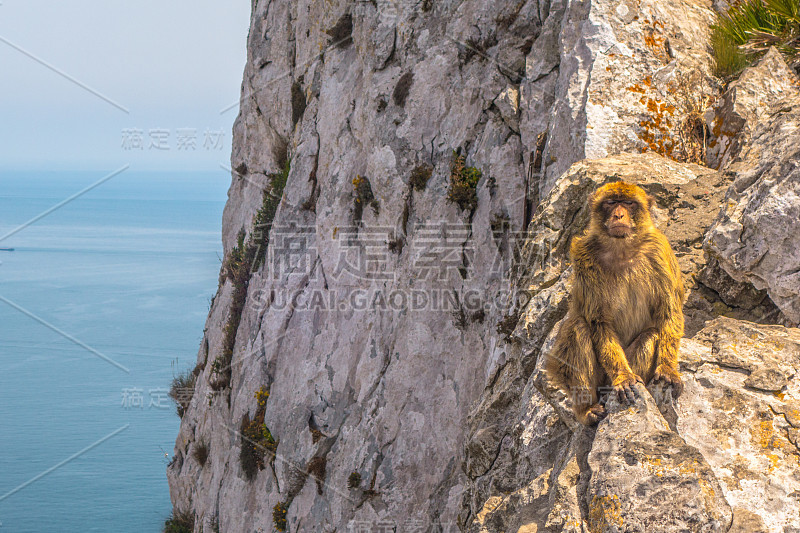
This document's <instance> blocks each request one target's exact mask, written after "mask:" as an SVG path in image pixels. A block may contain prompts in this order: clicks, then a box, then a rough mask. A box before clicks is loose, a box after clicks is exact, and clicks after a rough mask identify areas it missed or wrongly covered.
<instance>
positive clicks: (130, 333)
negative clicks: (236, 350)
mask: <svg viewBox="0 0 800 533" xmlns="http://www.w3.org/2000/svg"><path fill="white" fill-rule="evenodd" d="M114 170H115V169H108V171H91V172H77V171H76V172H33V171H25V172H11V171H0V248H14V250H13V251H0V533H5V532H14V533H16V532H37V533H38V532H87V531H102V532H107V531H114V532H128V531H131V532H140V531H142V532H143V531H153V532H157V531H161V529H162V528H163V526H164V520H165V519H166V518H167V517H168V515H169V514H170V511H171V510H172V506H171V504H170V498H169V489H168V486H167V480H166V473H165V472H166V466H167V463H168V461H169V460H170V458H171V457H172V452H173V447H174V444H175V438H176V436H177V433H178V426H179V423H180V419H179V418H178V415H177V414H176V411H175V406H174V404H173V403H172V402H171V400H170V399H169V398H168V397H167V391H168V389H169V385H170V382H171V380H172V378H173V377H174V376H175V375H176V374H178V373H180V372H183V371H184V370H186V369H188V368H192V367H193V366H194V364H195V361H196V355H197V350H198V347H199V345H200V342H201V339H202V334H203V327H204V323H205V318H206V315H207V313H208V308H209V304H210V300H211V297H212V296H213V294H214V293H215V291H216V288H217V276H218V273H219V267H220V257H221V254H222V245H221V240H220V226H221V220H222V209H223V207H224V204H225V199H226V191H227V188H228V185H229V183H230V174H228V173H227V172H224V171H222V170H220V171H217V172H215V171H211V172H144V171H136V170H135V169H130V168H128V169H124V170H122V171H121V172H119V173H118V174H114V175H113V176H111V174H112V171H114ZM109 176H111V177H109ZM92 186H94V187H92ZM87 189H89V190H87ZM54 207H55V209H53V208H54ZM48 211H49V212H48ZM42 215H44V216H42ZM9 234H10V235H9ZM3 237H5V238H3Z"/></svg>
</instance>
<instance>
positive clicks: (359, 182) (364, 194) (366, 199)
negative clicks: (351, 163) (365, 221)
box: [353, 175, 381, 224]
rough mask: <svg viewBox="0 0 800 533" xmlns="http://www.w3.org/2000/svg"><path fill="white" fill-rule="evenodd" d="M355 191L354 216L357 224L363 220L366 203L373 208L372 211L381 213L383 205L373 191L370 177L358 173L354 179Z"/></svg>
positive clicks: (376, 213)
mask: <svg viewBox="0 0 800 533" xmlns="http://www.w3.org/2000/svg"><path fill="white" fill-rule="evenodd" d="M353 192H354V195H355V198H354V200H353V218H354V220H355V223H356V224H359V223H360V222H361V218H362V217H363V214H364V206H365V205H368V206H370V207H371V208H372V212H373V213H375V216H377V215H378V213H380V210H381V205H380V204H379V203H378V200H376V199H375V195H374V194H373V193H372V185H371V184H370V182H369V179H368V178H366V177H362V176H358V175H357V176H356V177H355V179H354V180H353Z"/></svg>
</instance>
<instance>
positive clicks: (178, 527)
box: [164, 509, 194, 533]
mask: <svg viewBox="0 0 800 533" xmlns="http://www.w3.org/2000/svg"><path fill="white" fill-rule="evenodd" d="M193 531H194V515H193V514H192V513H191V512H188V511H177V510H175V509H173V510H172V515H170V517H169V518H167V519H166V520H165V521H164V533H192V532H193Z"/></svg>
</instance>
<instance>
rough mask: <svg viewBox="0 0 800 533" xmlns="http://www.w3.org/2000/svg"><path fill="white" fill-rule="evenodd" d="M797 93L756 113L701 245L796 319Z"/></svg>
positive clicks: (799, 234) (799, 221) (799, 286)
mask: <svg viewBox="0 0 800 533" xmlns="http://www.w3.org/2000/svg"><path fill="white" fill-rule="evenodd" d="M799 138H800V92H798V91H794V93H793V94H792V95H791V96H789V97H787V98H785V99H783V100H780V101H778V102H776V103H774V104H773V105H772V106H771V107H770V108H769V110H768V111H766V112H765V113H764V114H763V115H761V116H760V119H759V120H758V122H757V123H756V124H755V125H754V126H753V133H752V135H751V138H750V140H749V142H748V144H747V145H746V146H745V147H744V149H743V150H742V152H741V154H740V155H739V156H738V157H737V160H736V162H734V163H733V164H732V165H731V166H730V167H729V173H730V174H732V175H734V176H735V180H734V182H733V185H732V186H731V188H730V189H729V191H728V193H727V196H726V198H725V201H724V205H723V209H722V210H721V211H720V213H719V216H718V218H717V220H716V221H715V223H714V226H713V227H712V228H711V230H710V231H709V232H708V234H707V235H706V239H705V245H706V247H707V249H708V250H709V252H710V253H711V254H712V255H714V256H715V258H716V259H717V260H718V261H719V263H720V265H721V267H722V268H723V269H724V270H725V271H726V272H727V273H728V274H729V275H730V276H732V277H733V278H734V279H736V280H738V281H746V282H748V283H751V284H752V285H753V286H754V287H755V288H756V289H765V290H766V291H767V293H768V294H769V296H770V298H771V299H772V301H773V302H775V304H776V305H777V306H778V307H779V308H780V310H781V311H782V312H783V313H784V314H785V315H786V317H787V318H788V319H789V321H790V322H791V323H794V324H797V323H798V322H800V240H799V239H800V202H798V198H800V143H798V142H797V140H798V139H799Z"/></svg>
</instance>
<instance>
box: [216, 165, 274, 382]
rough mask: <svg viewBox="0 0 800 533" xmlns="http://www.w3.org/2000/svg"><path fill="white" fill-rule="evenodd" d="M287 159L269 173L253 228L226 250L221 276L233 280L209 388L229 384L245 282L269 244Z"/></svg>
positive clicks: (242, 307) (258, 263) (257, 267)
mask: <svg viewBox="0 0 800 533" xmlns="http://www.w3.org/2000/svg"><path fill="white" fill-rule="evenodd" d="M289 171H290V161H289V160H288V159H287V161H286V163H285V165H284V167H283V168H282V169H281V171H280V172H275V173H273V174H270V175H269V182H270V186H269V188H268V189H267V190H265V191H264V197H263V199H262V205H261V208H260V209H259V210H258V212H257V213H256V214H255V216H254V217H253V231H252V233H251V234H250V236H249V238H246V237H247V236H246V234H245V231H244V230H243V229H242V230H241V231H240V232H239V235H238V236H237V240H236V246H234V247H233V249H232V250H231V251H230V252H229V253H228V257H227V259H226V261H225V264H224V267H223V269H222V275H223V280H224V278H227V279H229V280H230V281H231V283H232V284H233V294H232V296H231V306H230V310H229V312H228V321H227V322H226V323H225V326H224V328H223V339H222V353H221V354H220V355H219V356H218V357H217V358H216V359H215V360H214V362H213V363H211V373H212V375H213V376H214V377H213V379H212V380H211V388H212V389H214V390H216V391H219V390H222V389H224V388H226V387H228V386H230V384H231V361H232V360H233V349H234V347H235V345H236V333H237V332H238V331H239V323H240V322H241V321H242V312H243V311H244V306H245V302H246V300H247V286H248V284H249V282H250V277H251V275H252V274H253V272H255V271H257V270H258V269H259V268H261V265H262V264H263V262H264V258H265V257H266V252H267V246H269V231H270V228H271V227H272V221H273V220H274V219H275V215H276V213H277V212H278V206H279V205H280V202H281V198H282V197H283V190H284V189H285V188H286V181H287V180H288V178H289Z"/></svg>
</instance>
